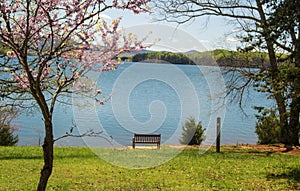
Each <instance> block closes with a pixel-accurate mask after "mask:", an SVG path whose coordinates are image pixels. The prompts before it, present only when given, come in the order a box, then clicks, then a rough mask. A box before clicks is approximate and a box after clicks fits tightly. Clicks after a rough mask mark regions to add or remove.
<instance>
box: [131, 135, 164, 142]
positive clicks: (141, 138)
mask: <svg viewBox="0 0 300 191" xmlns="http://www.w3.org/2000/svg"><path fill="white" fill-rule="evenodd" d="M134 139H135V141H136V142H154V143H156V142H160V134H134Z"/></svg>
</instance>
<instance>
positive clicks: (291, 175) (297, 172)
mask: <svg viewBox="0 0 300 191" xmlns="http://www.w3.org/2000/svg"><path fill="white" fill-rule="evenodd" d="M267 178H268V179H288V180H291V181H295V182H297V183H300V167H296V168H292V169H290V170H288V171H287V172H283V173H279V174H277V173H269V174H267Z"/></svg>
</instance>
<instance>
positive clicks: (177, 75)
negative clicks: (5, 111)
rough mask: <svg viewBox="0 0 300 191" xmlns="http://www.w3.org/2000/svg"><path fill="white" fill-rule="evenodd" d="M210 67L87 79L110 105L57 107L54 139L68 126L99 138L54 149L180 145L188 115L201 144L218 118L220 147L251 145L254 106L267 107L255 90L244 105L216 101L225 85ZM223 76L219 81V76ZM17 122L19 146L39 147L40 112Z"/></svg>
mask: <svg viewBox="0 0 300 191" xmlns="http://www.w3.org/2000/svg"><path fill="white" fill-rule="evenodd" d="M217 72H218V68H216V67H213V66H188V65H176V66H174V65H166V64H146V63H125V64H123V65H121V66H119V67H118V69H117V70H115V71H110V72H104V73H101V74H90V75H91V78H92V79H93V80H94V81H95V82H97V86H98V88H100V89H102V90H103V95H106V96H108V95H110V94H112V100H111V101H108V102H106V103H105V105H99V104H98V103H95V101H94V100H93V99H87V98H83V97H74V98H73V106H66V105H58V106H57V107H56V110H55V113H54V134H55V137H60V136H63V135H64V134H65V133H66V132H67V131H68V130H69V128H70V127H71V126H72V124H74V123H75V124H76V128H75V129H74V133H85V132H86V131H89V130H91V129H93V130H94V131H97V132H100V131H101V132H103V133H102V137H86V138H72V137H69V138H64V139H61V140H59V141H57V142H56V143H55V144H56V145H66V146H85V145H88V146H127V145H130V144H131V139H132V136H133V134H134V133H160V134H161V135H162V143H163V144H179V139H180V137H181V133H182V125H183V123H184V121H185V120H186V119H187V118H189V117H190V116H193V117H195V118H196V119H197V120H199V121H201V122H202V125H203V127H205V128H206V129H207V130H206V137H207V138H206V141H205V142H204V144H214V140H215V126H216V120H217V117H221V119H222V123H221V127H222V129H221V143H222V144H237V143H239V144H242V143H249V144H253V143H256V142H257V136H256V134H255V121H256V118H255V116H254V114H255V111H254V110H253V109H252V107H253V106H254V105H260V106H261V105H263V106H267V105H268V104H271V103H270V101H269V100H267V98H266V95H263V94H259V93H257V92H255V91H254V90H251V89H250V91H249V96H248V97H247V99H245V102H244V103H243V110H244V111H245V113H246V114H247V116H245V114H243V112H241V110H240V108H239V106H238V104H237V103H233V104H229V103H228V102H226V100H223V99H220V97H221V96H222V95H223V94H222V84H223V81H222V79H221V78H220V75H218V74H217ZM221 77H222V76H221ZM15 123H16V124H17V125H18V126H19V128H20V131H18V132H16V134H18V135H19V143H18V145H39V144H41V143H42V138H43V136H44V131H43V121H42V117H41V114H40V113H39V111H35V112H34V114H31V115H27V114H25V113H24V114H22V115H21V116H20V117H19V118H18V119H17V120H16V121H15Z"/></svg>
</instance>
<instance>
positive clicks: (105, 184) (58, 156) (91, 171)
mask: <svg viewBox="0 0 300 191" xmlns="http://www.w3.org/2000/svg"><path fill="white" fill-rule="evenodd" d="M96 150H97V152H99V153H101V154H102V155H101V158H105V159H106V160H113V163H114V164H118V165H121V166H127V165H129V164H130V161H132V159H133V158H135V161H132V162H133V164H134V165H133V166H132V168H139V167H141V166H135V165H142V164H143V162H144V163H147V162H149V161H153V160H155V158H157V157H158V158H162V159H168V157H169V156H170V154H174V152H175V153H176V151H174V149H171V148H166V147H163V148H162V149H161V150H116V149H96ZM41 156H42V152H41V148H40V147H0V190H1V191H2V190H18V191H19V190H26V191H27V190H34V189H35V188H36V185H37V182H38V178H39V173H40V169H41V168H42V165H43V162H42V157H41ZM108 156H110V157H108ZM129 156H130V157H129ZM166 156H167V158H164V157H166ZM101 158H100V157H98V156H97V155H95V154H94V153H93V152H92V151H91V150H89V149H88V148H82V147H56V148H55V162H54V170H53V173H52V176H51V178H50V180H49V183H48V190H299V189H300V155H289V154H275V153H268V152H260V151H255V150H246V149H222V152H221V153H215V152H214V151H213V150H210V151H208V152H206V153H204V154H200V153H199V150H198V149H196V148H195V149H187V150H184V151H183V152H181V153H180V154H179V155H178V156H176V157H175V158H173V159H171V160H169V161H168V162H166V163H164V164H162V165H159V166H155V167H152V168H147V169H132V168H123V167H120V166H117V165H112V164H110V163H108V162H106V161H104V160H102V159H101ZM120 160H122V161H120ZM136 161H140V163H137V162H136ZM118 162H119V163H118ZM129 166H130V165H129ZM152 166H154V165H152Z"/></svg>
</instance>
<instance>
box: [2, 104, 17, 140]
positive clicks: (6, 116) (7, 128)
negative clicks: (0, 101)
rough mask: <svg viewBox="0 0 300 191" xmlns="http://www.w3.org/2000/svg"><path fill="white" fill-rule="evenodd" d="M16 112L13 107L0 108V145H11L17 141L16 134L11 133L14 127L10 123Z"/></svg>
mask: <svg viewBox="0 0 300 191" xmlns="http://www.w3.org/2000/svg"><path fill="white" fill-rule="evenodd" d="M18 113H19V112H18V111H17V110H16V109H13V108H2V109H0V146H13V145H15V144H16V143H17V142H18V141H19V138H18V135H16V136H14V135H13V132H14V131H15V129H16V128H15V127H12V126H11V125H10V123H11V121H12V120H13V119H15V118H16V116H17V115H18Z"/></svg>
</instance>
